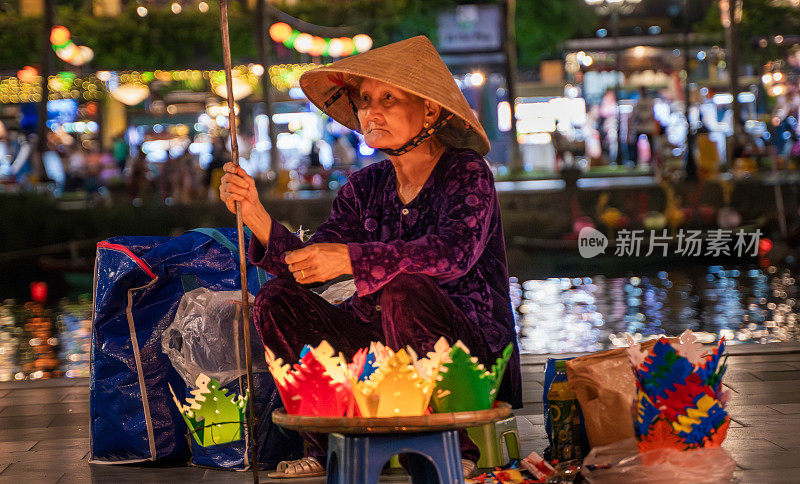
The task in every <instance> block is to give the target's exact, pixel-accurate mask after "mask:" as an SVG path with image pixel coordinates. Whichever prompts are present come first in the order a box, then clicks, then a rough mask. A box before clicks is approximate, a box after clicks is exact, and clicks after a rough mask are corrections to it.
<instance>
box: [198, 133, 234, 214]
mask: <svg viewBox="0 0 800 484" xmlns="http://www.w3.org/2000/svg"><path fill="white" fill-rule="evenodd" d="M211 142H212V148H211V163H209V164H208V166H207V167H206V172H205V176H204V177H203V184H204V185H205V187H206V188H207V189H208V197H209V199H217V198H218V197H219V184H220V180H221V179H222V175H223V174H224V172H223V171H222V167H223V166H225V163H226V162H227V161H229V160H230V158H231V157H230V154H229V153H228V151H227V150H226V149H225V140H224V139H223V138H222V137H221V136H215V137H214V138H212V141H211Z"/></svg>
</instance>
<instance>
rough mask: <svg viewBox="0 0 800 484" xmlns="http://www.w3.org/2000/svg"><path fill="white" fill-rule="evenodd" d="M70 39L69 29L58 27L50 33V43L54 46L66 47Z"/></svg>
mask: <svg viewBox="0 0 800 484" xmlns="http://www.w3.org/2000/svg"><path fill="white" fill-rule="evenodd" d="M69 38H70V33H69V29H68V28H66V27H63V26H61V25H56V26H55V27H53V30H51V31H50V43H51V44H53V45H56V46H59V45H64V44H65V43H67V41H69Z"/></svg>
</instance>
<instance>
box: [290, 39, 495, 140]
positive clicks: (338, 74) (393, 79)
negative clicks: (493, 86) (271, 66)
mask: <svg viewBox="0 0 800 484" xmlns="http://www.w3.org/2000/svg"><path fill="white" fill-rule="evenodd" d="M367 77H368V78H371V79H376V80H378V81H382V82H385V83H387V84H391V85H393V86H396V87H399V88H400V89H403V90H404V91H408V92H410V93H412V94H416V95H417V96H420V97H422V98H425V99H429V100H431V101H433V102H435V103H438V104H440V105H441V106H442V108H443V109H445V110H447V111H449V112H451V113H453V114H454V115H455V116H454V117H453V119H451V120H450V121H449V122H448V123H447V125H446V126H445V127H444V128H443V129H442V130H441V131H440V133H439V136H440V139H442V141H443V142H444V143H445V144H447V145H449V146H452V147H454V148H472V149H473V150H475V151H477V152H478V153H480V154H481V155H486V154H487V153H488V152H489V147H490V146H489V138H488V137H487V136H486V132H485V131H484V130H483V126H481V124H480V123H479V122H478V119H477V118H476V117H475V114H474V113H473V112H472V109H470V107H469V104H468V103H467V100H466V99H465V98H464V95H463V94H462V93H461V89H459V87H458V85H457V84H456V81H455V79H453V74H451V73H450V70H449V69H447V66H446V65H445V64H444V61H442V58H441V57H439V53H438V52H436V48H434V46H433V44H431V41H430V40H428V38H427V37H425V36H424V35H420V36H417V37H412V38H410V39H406V40H401V41H400V42H395V43H393V44H389V45H386V46H383V47H379V48H377V49H373V50H370V51H367V52H364V53H363V54H358V55H354V56H352V57H347V58H345V59H342V60H340V61H337V62H334V63H333V64H330V65H328V66H323V67H318V68H316V69H312V70H310V71H307V72H305V73H304V74H303V75H302V76H301V77H300V87H301V88H302V89H303V92H305V94H306V96H307V97H308V99H309V100H310V101H311V102H313V103H314V104H315V105H316V106H317V107H318V108H319V109H321V110H322V111H324V112H325V113H326V114H327V115H328V116H330V117H331V118H333V119H334V120H336V121H338V122H339V123H341V124H343V125H344V126H347V127H348V128H350V129H353V130H356V131H361V126H360V124H359V122H358V119H357V117H356V115H355V113H354V112H353V108H352V105H351V104H350V102H349V101H348V99H347V96H339V97H338V98H336V96H335V95H336V94H337V91H339V90H340V89H341V87H343V85H347V86H349V87H351V88H353V87H355V85H356V83H355V82H354V81H355V80H356V79H357V78H367ZM354 94H355V93H354ZM331 99H334V100H333V101H332V102H331V101H330V100H331ZM326 104H329V105H328V106H326Z"/></svg>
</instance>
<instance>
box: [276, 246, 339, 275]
mask: <svg viewBox="0 0 800 484" xmlns="http://www.w3.org/2000/svg"><path fill="white" fill-rule="evenodd" d="M285 262H286V263H287V264H288V265H289V270H290V271H292V275H293V276H294V279H295V280H296V281H297V282H298V283H300V284H311V283H315V282H325V281H330V280H331V279H334V278H336V277H339V276H341V275H342V274H352V273H353V267H352V266H351V265H350V252H349V251H348V250H347V245H346V244H332V243H319V244H311V245H309V246H306V247H303V248H302V249H297V250H293V251H289V252H286V258H285Z"/></svg>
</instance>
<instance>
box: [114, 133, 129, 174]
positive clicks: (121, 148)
mask: <svg viewBox="0 0 800 484" xmlns="http://www.w3.org/2000/svg"><path fill="white" fill-rule="evenodd" d="M130 149H131V147H130V146H129V145H128V142H127V141H125V135H124V133H123V134H120V135H118V136H117V137H116V138H114V144H113V145H112V146H111V151H112V153H113V154H114V160H115V161H116V162H117V166H119V169H120V171H121V170H124V169H125V163H126V162H127V161H128V157H129V156H130Z"/></svg>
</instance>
